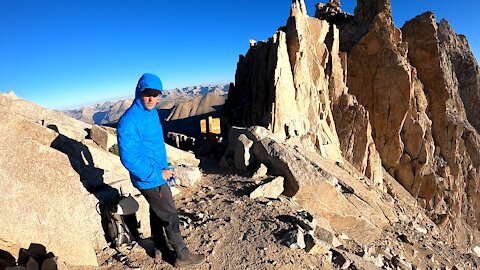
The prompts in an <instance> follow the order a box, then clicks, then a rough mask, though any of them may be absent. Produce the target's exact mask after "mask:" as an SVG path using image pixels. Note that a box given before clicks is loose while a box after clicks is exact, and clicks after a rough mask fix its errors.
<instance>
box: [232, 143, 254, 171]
mask: <svg viewBox="0 0 480 270" xmlns="http://www.w3.org/2000/svg"><path fill="white" fill-rule="evenodd" d="M232 143H234V142H232ZM235 144H236V146H235V154H234V156H233V159H234V161H235V168H236V169H237V170H238V171H239V172H246V171H247V169H248V167H249V166H250V165H252V162H253V160H252V156H251V155H250V147H252V145H253V141H252V140H250V139H249V138H247V136H245V135H244V134H241V135H240V136H239V137H238V141H237V142H236V143H235Z"/></svg>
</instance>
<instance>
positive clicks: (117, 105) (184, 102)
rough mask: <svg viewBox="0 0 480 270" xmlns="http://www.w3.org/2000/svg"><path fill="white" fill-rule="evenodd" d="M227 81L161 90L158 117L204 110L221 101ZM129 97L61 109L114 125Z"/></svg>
mask: <svg viewBox="0 0 480 270" xmlns="http://www.w3.org/2000/svg"><path fill="white" fill-rule="evenodd" d="M228 90H229V85H228V84H225V85H208V86H189V87H185V88H174V89H170V90H164V91H163V94H162V97H161V99H160V102H159V103H158V105H157V109H158V110H159V113H160V115H161V118H162V120H164V119H168V120H177V119H182V118H187V117H190V116H195V115H199V114H207V113H210V112H213V111H216V110H218V108H219V106H221V105H223V104H224V103H225V100H226V98H227V94H228ZM132 102H133V99H123V100H118V101H107V102H104V103H98V104H95V105H91V106H85V107H81V108H79V109H71V110H62V111H61V112H63V113H64V114H66V115H68V116H70V117H72V118H75V119H77V120H80V121H83V122H86V123H89V124H97V125H114V124H115V123H116V122H117V121H118V119H120V117H121V116H122V115H123V113H124V112H125V111H126V110H127V109H128V108H129V107H130V105H131V104H132Z"/></svg>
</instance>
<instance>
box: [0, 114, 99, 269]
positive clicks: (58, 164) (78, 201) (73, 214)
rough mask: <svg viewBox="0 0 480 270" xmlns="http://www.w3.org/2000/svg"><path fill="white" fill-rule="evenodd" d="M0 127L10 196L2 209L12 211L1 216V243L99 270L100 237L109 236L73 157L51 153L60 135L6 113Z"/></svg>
mask: <svg viewBox="0 0 480 270" xmlns="http://www.w3.org/2000/svg"><path fill="white" fill-rule="evenodd" d="M0 123H1V125H0V134H2V135H1V137H2V138H1V140H0V176H1V177H0V178H1V179H3V180H2V181H0V189H1V190H9V192H8V193H2V194H0V204H2V205H11V206H12V207H2V209H1V210H0V216H2V219H0V227H1V228H2V230H1V231H0V238H1V239H7V240H8V241H10V242H12V243H15V244H16V245H18V246H20V247H28V246H29V244H30V243H40V244H43V245H45V247H46V248H47V250H49V251H51V252H53V253H54V254H56V255H58V256H60V257H61V258H62V260H65V261H66V262H67V263H69V264H71V265H94V266H96V265H97V258H96V255H95V252H94V248H95V246H96V243H95V241H96V237H97V236H98V237H101V235H96V233H98V232H100V231H101V232H103V230H102V227H101V222H100V216H99V215H98V214H97V213H96V210H95V209H96V206H95V204H96V202H95V199H94V197H93V196H90V195H88V193H86V192H85V190H84V189H83V187H82V184H81V182H80V179H79V175H78V174H77V173H76V172H75V171H74V170H73V168H72V166H71V164H70V161H69V159H68V157H67V156H66V155H64V154H63V153H61V152H59V151H57V150H55V149H52V148H50V143H51V142H53V141H54V140H55V138H56V137H57V134H56V133H55V132H54V131H52V130H51V129H48V128H46V127H42V126H41V125H38V124H35V123H32V122H30V121H28V120H26V119H25V118H23V117H20V116H18V115H16V114H14V113H11V112H9V111H6V110H4V109H3V108H0ZM19 164H21V165H20V166H19ZM42 194H43V195H42ZM47 194H48V195H47ZM11 220H16V222H15V224H13V223H12V222H11ZM66 235H68V237H65V236H66ZM72 243H75V245H74V246H72ZM10 253H12V254H18V251H10Z"/></svg>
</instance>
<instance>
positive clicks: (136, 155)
mask: <svg viewBox="0 0 480 270" xmlns="http://www.w3.org/2000/svg"><path fill="white" fill-rule="evenodd" d="M117 136H118V148H119V151H120V160H121V161H122V164H123V165H124V166H125V168H127V170H128V171H129V172H130V173H132V174H133V175H135V176H136V177H138V178H139V180H140V181H142V182H153V181H155V179H157V180H158V179H160V180H163V175H162V168H159V166H157V162H156V161H153V160H150V158H149V157H148V156H147V155H146V154H145V151H146V149H145V148H144V146H143V144H142V143H141V138H140V136H139V135H138V133H137V130H136V128H135V125H134V123H133V121H120V122H119V125H118V129H117Z"/></svg>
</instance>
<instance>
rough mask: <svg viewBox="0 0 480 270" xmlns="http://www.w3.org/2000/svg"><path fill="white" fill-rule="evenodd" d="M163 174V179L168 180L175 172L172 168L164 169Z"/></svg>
mask: <svg viewBox="0 0 480 270" xmlns="http://www.w3.org/2000/svg"><path fill="white" fill-rule="evenodd" d="M162 175H163V180H165V181H167V180H168V179H170V177H172V175H175V172H174V171H172V170H162Z"/></svg>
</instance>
